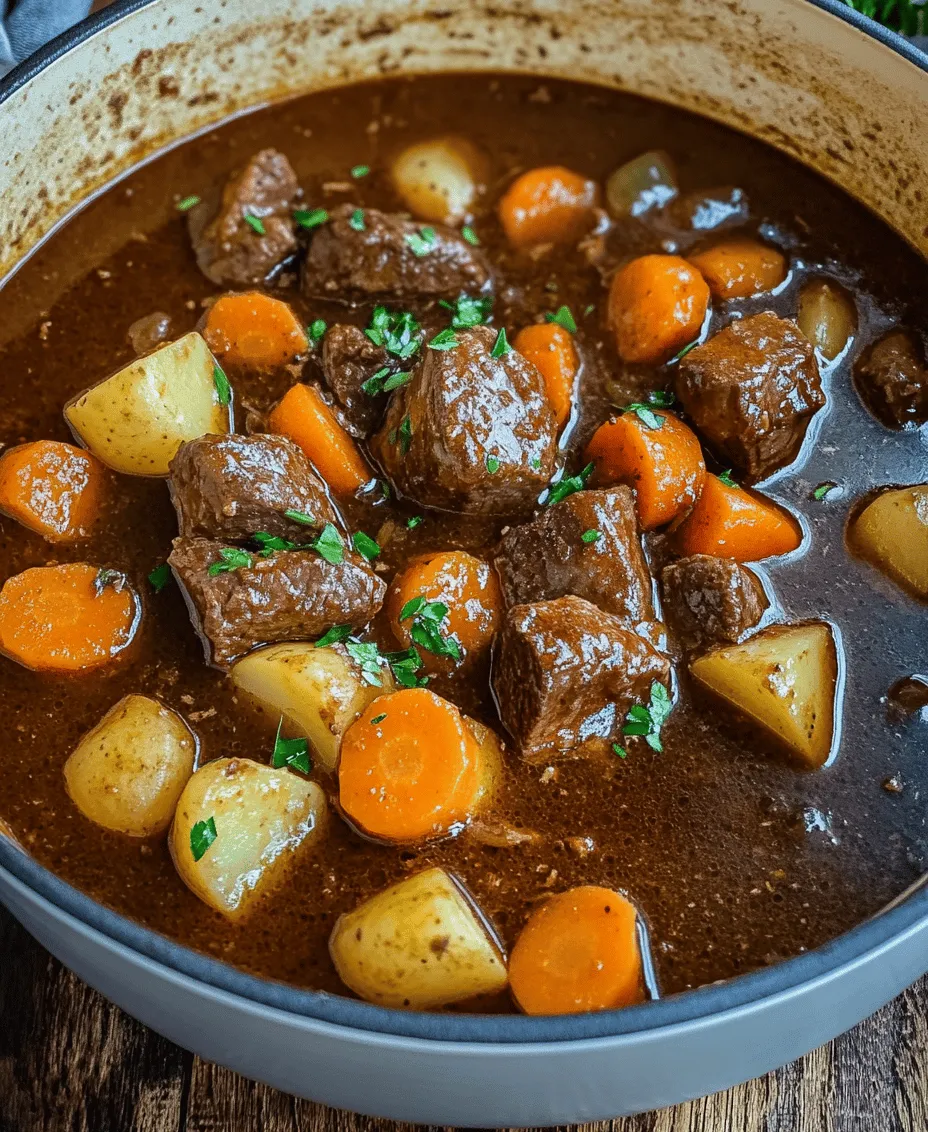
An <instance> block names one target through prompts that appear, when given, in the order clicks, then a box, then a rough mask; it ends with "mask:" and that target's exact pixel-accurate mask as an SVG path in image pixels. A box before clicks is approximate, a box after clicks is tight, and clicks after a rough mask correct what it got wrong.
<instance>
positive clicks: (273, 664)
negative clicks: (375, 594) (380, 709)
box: [232, 642, 393, 771]
mask: <svg viewBox="0 0 928 1132" xmlns="http://www.w3.org/2000/svg"><path fill="white" fill-rule="evenodd" d="M232 680H233V682H234V683H235V685H236V686H237V687H239V688H241V689H242V691H243V692H248V693H249V694H250V695H252V696H254V697H255V699H256V700H258V701H259V702H260V703H261V704H263V705H264V706H265V707H266V708H267V709H268V711H270V712H272V713H274V714H278V713H279V714H280V715H283V716H284V717H285V718H286V719H287V721H288V723H290V724H291V725H292V726H293V727H294V728H296V730H297V731H299V732H300V733H301V734H303V735H305V736H306V738H307V739H308V740H309V741H310V743H311V744H312V747H313V750H314V751H315V752H316V755H317V757H318V761H319V764H320V765H321V766H322V767H324V768H325V769H326V770H328V771H332V770H334V769H335V763H336V761H337V759H338V748H339V744H340V743H341V740H342V735H344V733H345V731H346V730H347V729H348V728H349V727H350V726H351V724H352V723H354V721H355V720H356V719H357V718H358V716H359V715H360V714H361V712H362V711H363V710H364V709H365V708H366V707H367V705H368V704H369V703H370V702H371V701H372V700H375V699H376V698H377V697H378V696H380V695H383V694H384V693H385V692H392V691H393V678H392V677H391V676H390V673H389V671H388V670H387V669H385V668H384V669H382V670H381V674H380V680H381V681H382V683H381V685H380V686H379V687H378V686H376V685H373V684H370V683H369V682H367V681H366V680H365V679H364V677H363V675H362V672H361V668H360V666H359V665H358V664H357V663H356V662H355V661H354V660H352V658H351V657H350V656H349V655H348V653H347V651H346V650H345V646H344V645H333V646H331V647H325V648H321V649H320V648H316V646H315V645H314V644H312V643H304V642H301V643H298V644H283V645H272V646H271V647H270V648H266V649H260V650H259V651H258V652H254V653H250V654H249V655H248V656H246V657H244V658H243V659H242V660H240V661H239V662H238V663H237V664H236V665H235V666H234V667H233V669H232Z"/></svg>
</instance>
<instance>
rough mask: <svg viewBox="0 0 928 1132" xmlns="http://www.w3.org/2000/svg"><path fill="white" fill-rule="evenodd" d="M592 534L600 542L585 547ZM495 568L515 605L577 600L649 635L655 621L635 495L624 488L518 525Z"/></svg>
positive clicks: (570, 501)
mask: <svg viewBox="0 0 928 1132" xmlns="http://www.w3.org/2000/svg"><path fill="white" fill-rule="evenodd" d="M588 531H589V532H595V533H596V535H597V537H596V538H595V540H593V541H588V542H585V541H584V539H583V536H584V534H585V533H586V532H588ZM588 537H590V536H588ZM494 565H495V566H496V570H497V573H498V574H499V577H500V583H501V585H502V589H503V597H504V598H505V600H506V604H507V605H526V604H528V603H529V602H533V601H548V600H551V599H552V598H557V597H564V596H565V594H574V595H575V596H576V597H582V598H585V599H586V600H587V601H589V602H592V603H593V605H598V606H599V608H600V609H602V610H605V612H606V613H611V614H613V616H615V617H617V618H618V619H619V620H620V621H621V622H622V624H623V625H625V626H626V627H627V628H629V629H636V630H642V629H643V630H644V631H645V632H647V631H648V630H649V629H650V627H651V626H650V624H649V623H652V622H653V621H654V606H653V604H652V601H651V574H650V572H649V570H648V565H647V563H646V562H645V558H644V554H643V553H642V550H641V542H640V540H639V537H638V520H637V519H636V517H635V497H634V495H633V494H632V491H631V489H630V488H628V487H625V486H624V485H622V486H619V487H608V488H603V489H601V490H598V491H579V492H577V493H576V494H575V495H569V496H568V497H567V498H566V499H565V500H563V502H561V503H557V504H555V505H554V506H553V507H546V508H544V510H542V511H541V512H540V514H539V515H538V516H537V518H535V519H533V520H532V522H531V523H525V524H524V525H523V526H521V527H512V528H511V529H510V530H509V531H507V533H506V534H505V535H504V536H503V538H502V540H501V541H500V544H499V549H498V550H497V552H496V557H495V559H494Z"/></svg>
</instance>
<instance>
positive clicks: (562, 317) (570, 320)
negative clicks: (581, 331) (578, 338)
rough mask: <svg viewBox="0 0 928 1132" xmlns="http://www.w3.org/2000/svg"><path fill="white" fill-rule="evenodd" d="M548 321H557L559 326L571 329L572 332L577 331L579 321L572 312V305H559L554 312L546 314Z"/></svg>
mask: <svg viewBox="0 0 928 1132" xmlns="http://www.w3.org/2000/svg"><path fill="white" fill-rule="evenodd" d="M545 321H546V322H556V323H557V325H558V326H562V327H563V328H564V329H565V330H569V331H570V333H571V334H576V333H577V323H576V321H575V320H574V316H573V315H572V314H571V313H570V307H558V308H557V310H556V311H555V312H554V314H550V313H549V314H546V315H545Z"/></svg>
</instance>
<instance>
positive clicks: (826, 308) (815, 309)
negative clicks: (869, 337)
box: [796, 279, 857, 362]
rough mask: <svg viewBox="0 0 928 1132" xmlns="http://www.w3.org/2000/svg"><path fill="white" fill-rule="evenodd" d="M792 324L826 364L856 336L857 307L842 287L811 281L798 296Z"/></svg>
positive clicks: (828, 280)
mask: <svg viewBox="0 0 928 1132" xmlns="http://www.w3.org/2000/svg"><path fill="white" fill-rule="evenodd" d="M796 321H797V322H798V323H799V329H800V330H801V331H802V332H803V334H804V335H805V336H806V338H808V339H809V341H810V342H811V343H812V345H813V346H815V347H816V349H818V351H819V352H820V353H821V355H822V357H823V358H825V359H826V361H829V362H830V361H833V360H834V359H835V358H836V357H837V356H838V355H839V354H840V353H841V352H842V350H843V349H844V347H845V346H846V345H847V344H848V342H849V341H850V340H851V338H852V337H853V336H854V335H855V334H856V333H857V308H856V307H855V306H854V302H853V300H852V299H851V297H850V295H849V294H848V293H847V291H845V290H844V288H843V287H842V286H841V285H840V284H838V283H835V282H834V281H833V280H831V279H813V280H811V281H810V282H809V283H806V285H805V286H804V287H803V289H802V292H801V294H800V296H799V314H798V316H797V319H796Z"/></svg>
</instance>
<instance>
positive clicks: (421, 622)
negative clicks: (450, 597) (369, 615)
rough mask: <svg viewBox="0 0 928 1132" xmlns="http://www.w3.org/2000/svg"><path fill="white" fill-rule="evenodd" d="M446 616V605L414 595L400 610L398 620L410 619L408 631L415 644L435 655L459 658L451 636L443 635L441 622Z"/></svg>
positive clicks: (459, 654)
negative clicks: (410, 624) (410, 623)
mask: <svg viewBox="0 0 928 1132" xmlns="http://www.w3.org/2000/svg"><path fill="white" fill-rule="evenodd" d="M447 616H448V607H447V605H445V604H444V602H441V601H426V599H425V598H424V597H414V598H412V599H411V600H409V601H407V602H406V604H405V605H404V606H403V608H402V609H401V610H400V621H401V622H402V621H408V620H410V618H411V619H412V626H411V627H410V630H409V633H410V636H411V637H412V639H413V640H414V641H415V642H416V644H417V645H421V647H422V648H424V649H426V650H427V651H428V652H430V653H432V654H434V655H435V656H447V657H450V658H451V659H452V660H460V659H461V649H460V646H459V645H458V643H457V641H456V640H455V639H454V638H453V637H443V636H442V633H441V623H442V621H444V619H445V618H446V617H447Z"/></svg>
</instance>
